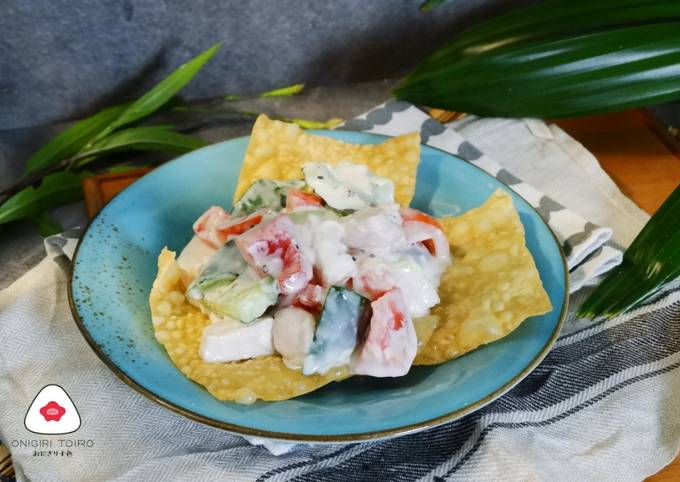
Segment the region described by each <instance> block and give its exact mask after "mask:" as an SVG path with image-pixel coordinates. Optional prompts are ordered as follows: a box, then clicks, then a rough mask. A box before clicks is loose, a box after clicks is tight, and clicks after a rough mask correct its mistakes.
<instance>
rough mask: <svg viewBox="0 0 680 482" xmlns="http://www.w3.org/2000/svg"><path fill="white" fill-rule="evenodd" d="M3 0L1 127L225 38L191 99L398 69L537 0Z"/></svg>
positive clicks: (43, 118)
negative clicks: (433, 4)
mask: <svg viewBox="0 0 680 482" xmlns="http://www.w3.org/2000/svg"><path fill="white" fill-rule="evenodd" d="M420 2H421V0H368V1H367V0H336V1H325V2H324V1H318V0H238V1H234V0H226V1H224V0H223V1H219V0H108V1H107V0H103V1H102V0H0V8H1V10H0V13H1V14H0V106H2V107H1V108H0V130H1V129H11V128H17V127H26V126H33V125H36V124H44V123H48V122H54V121H57V120H61V119H71V118H77V117H81V116H83V115H85V114H89V113H91V112H93V110H96V108H98V107H101V106H102V105H108V104H111V103H112V102H116V101H118V100H120V99H127V98H132V97H135V96H137V95H139V94H140V93H142V92H143V91H144V90H145V89H146V88H148V87H150V86H152V85H153V84H154V83H155V82H157V81H158V80H160V79H161V78H162V77H163V76H164V75H165V74H167V73H168V72H169V71H171V70H172V69H173V68H174V67H177V66H178V65H180V64H181V63H182V62H184V61H186V60H187V59H189V58H191V57H192V56H194V55H196V54H197V53H199V52H201V51H203V50H204V49H206V48H208V47H210V46H211V45H212V44H214V43H216V42H218V41H222V42H223V46H222V48H221V50H220V52H219V53H218V54H217V55H216V57H215V58H214V59H213V60H212V61H211V63H210V65H209V66H208V67H206V68H205V69H204V71H203V72H201V74H200V75H199V76H198V77H196V78H195V79H194V81H193V82H192V83H191V84H190V85H189V86H188V87H187V88H186V90H185V91H184V94H185V95H186V96H187V97H188V98H194V99H195V98H209V97H215V96H220V95H222V94H224V93H233V92H239V93H240V92H256V91H263V90H267V89H270V88H273V87H278V86H282V85H287V84H292V83H296V82H307V83H310V84H314V85H329V84H334V85H337V84H346V83H349V82H360V81H368V80H375V79H381V78H386V77H396V76H399V75H402V74H403V73H405V72H406V71H407V70H408V69H409V68H410V67H412V66H413V65H414V64H415V62H416V61H417V60H419V59H421V58H422V57H423V56H424V55H426V54H427V53H428V52H430V51H432V50H433V49H434V48H436V47H437V46H439V45H441V44H442V43H443V42H444V41H445V40H446V39H449V38H452V37H453V36H454V35H455V34H456V32H458V31H459V30H460V29H461V28H463V27H465V26H467V25H470V24H472V23H474V22H478V21H479V20H481V19H483V18H485V17H487V16H489V15H492V14H495V13H498V12H502V11H507V10H509V9H512V8H514V7H517V6H520V5H525V4H530V3H535V0H534V2H532V1H531V0H451V1H450V3H449V4H447V5H445V6H443V7H440V8H439V9H437V10H435V11H433V12H429V13H423V12H420V11H419V10H418V6H419V4H420Z"/></svg>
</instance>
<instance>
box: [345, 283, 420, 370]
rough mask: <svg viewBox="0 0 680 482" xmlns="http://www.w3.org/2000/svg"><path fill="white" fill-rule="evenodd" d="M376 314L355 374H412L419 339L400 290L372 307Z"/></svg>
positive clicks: (374, 302) (359, 352) (357, 362)
mask: <svg viewBox="0 0 680 482" xmlns="http://www.w3.org/2000/svg"><path fill="white" fill-rule="evenodd" d="M371 309H372V310H373V314H372V316H371V323H370V325H369V327H368V333H367V335H366V341H365V342H364V344H363V346H362V347H361V348H360V350H359V351H358V354H357V357H356V360H355V364H354V367H353V372H354V373H356V374H358V375H371V376H374V377H398V376H402V375H405V374H406V373H408V371H409V369H410V368H411V364H412V363H413V359H414V358H415V356H416V350H417V348H418V339H417V337H416V332H415V328H414V326H413V322H412V321H411V318H410V316H409V315H408V313H407V311H406V304H405V302H404V298H403V296H402V294H401V291H400V290H399V289H394V290H391V291H388V292H387V293H385V294H384V295H383V296H381V297H380V298H378V299H377V300H375V301H373V302H372V303H371Z"/></svg>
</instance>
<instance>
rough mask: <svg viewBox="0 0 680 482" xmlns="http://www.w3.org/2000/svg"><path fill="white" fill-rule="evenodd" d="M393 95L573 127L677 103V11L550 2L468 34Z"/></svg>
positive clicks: (604, 0) (673, 6)
mask: <svg viewBox="0 0 680 482" xmlns="http://www.w3.org/2000/svg"><path fill="white" fill-rule="evenodd" d="M394 93H395V95H396V96H397V97H399V98H401V99H405V100H408V101H410V102H414V103H417V104H422V105H428V106H432V107H439V108H442V109H449V110H455V111H459V112H468V113H473V114H477V115H484V116H507V117H572V116H582V115H590V114H596V113H602V112H609V111H613V110H622V109H626V108H630V107H637V106H641V105H648V104H652V103H658V102H663V101H668V100H672V99H677V98H680V2H677V1H668V0H666V1H664V0H662V1H658V2H648V1H646V0H645V1H643V0H621V1H614V0H591V1H589V2H573V1H571V0H569V1H567V0H552V1H548V2H544V3H541V4H539V5H536V6H533V7H529V8H526V9H522V10H518V11H515V12H512V13H510V14H507V15H503V16H500V17H497V18H494V19H491V20H489V21H487V22H484V23H482V24H480V25H478V26H476V27H473V28H471V29H469V30H467V31H465V32H463V33H462V34H461V35H460V36H458V38H456V39H455V40H454V41H452V42H451V43H449V44H448V45H447V46H445V47H444V48H442V49H440V50H439V51H438V52H436V53H434V54H433V55H431V56H430V57H429V58H428V59H426V60H425V61H423V62H422V64H420V65H419V66H418V67H417V68H416V69H415V70H414V71H413V72H412V73H411V74H410V75H409V76H408V77H407V78H406V79H404V81H403V82H402V83H401V84H400V85H399V86H397V88H396V90H395V92H394Z"/></svg>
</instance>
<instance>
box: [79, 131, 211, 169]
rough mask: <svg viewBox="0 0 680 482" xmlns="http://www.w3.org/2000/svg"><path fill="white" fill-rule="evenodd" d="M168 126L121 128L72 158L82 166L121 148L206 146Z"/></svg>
mask: <svg viewBox="0 0 680 482" xmlns="http://www.w3.org/2000/svg"><path fill="white" fill-rule="evenodd" d="M170 128H171V127H170V126H142V127H130V128H128V129H123V130H120V131H117V132H114V133H113V134H110V135H109V136H107V137H105V138H104V139H102V140H100V141H96V142H95V143H93V144H91V145H90V146H88V148H87V149H86V150H84V151H82V152H80V153H79V154H78V157H77V158H75V159H74V161H76V162H75V165H76V166H78V167H82V166H83V165H84V164H87V163H88V162H90V161H91V160H93V159H95V158H97V157H99V156H102V155H104V154H108V153H110V152H115V151H121V150H138V151H160V152H175V153H184V152H188V151H192V150H194V149H198V148H200V147H204V146H206V145H207V144H208V143H207V142H206V141H204V140H203V139H199V138H198V137H193V136H188V135H186V134H180V133H179V132H173V131H171V130H169V129H170Z"/></svg>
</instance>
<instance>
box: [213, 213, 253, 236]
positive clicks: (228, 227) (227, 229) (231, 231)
mask: <svg viewBox="0 0 680 482" xmlns="http://www.w3.org/2000/svg"><path fill="white" fill-rule="evenodd" d="M261 222H262V215H261V214H252V215H250V216H246V217H245V218H236V219H231V220H229V221H228V222H227V223H225V225H224V226H219V228H218V229H219V231H220V232H221V233H222V234H223V235H224V236H225V239H226V241H227V242H228V241H230V240H231V239H233V238H235V237H236V236H239V235H241V234H243V233H245V232H246V231H248V230H249V229H250V228H252V227H253V226H257V225H258V224H260V223H261Z"/></svg>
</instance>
